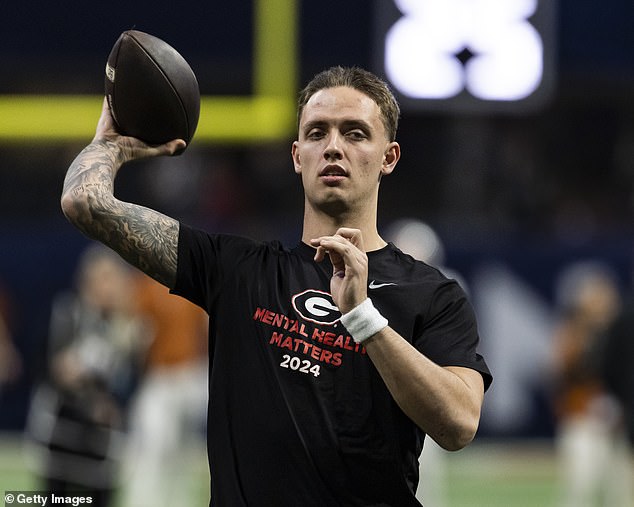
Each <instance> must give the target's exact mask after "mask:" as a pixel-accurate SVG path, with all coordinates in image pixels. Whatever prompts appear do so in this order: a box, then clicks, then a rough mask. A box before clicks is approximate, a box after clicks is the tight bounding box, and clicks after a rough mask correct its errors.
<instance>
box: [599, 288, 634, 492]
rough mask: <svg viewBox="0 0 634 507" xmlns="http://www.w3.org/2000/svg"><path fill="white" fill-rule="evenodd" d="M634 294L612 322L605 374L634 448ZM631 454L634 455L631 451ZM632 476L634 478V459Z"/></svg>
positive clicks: (606, 351)
mask: <svg viewBox="0 0 634 507" xmlns="http://www.w3.org/2000/svg"><path fill="white" fill-rule="evenodd" d="M633 364H634V298H633V297H632V295H630V296H629V297H628V298H627V299H626V301H625V302H624V303H623V306H622V308H621V311H620V312H619V315H618V316H617V317H616V319H615V320H614V323H613V324H612V326H610V328H609V330H608V332H607V334H606V340H605V348H604V354H603V365H602V366H603V368H602V374H603V379H604V382H605V386H606V388H607V389H608V390H609V391H610V392H611V393H612V394H613V395H614V397H615V398H616V399H617V400H618V402H619V403H620V405H621V408H622V410H623V419H624V423H625V428H626V432H627V436H628V440H629V444H630V451H634V366H633ZM630 458H631V459H632V458H634V453H631V455H630ZM632 465H633V466H632V468H631V477H632V482H634V463H632Z"/></svg>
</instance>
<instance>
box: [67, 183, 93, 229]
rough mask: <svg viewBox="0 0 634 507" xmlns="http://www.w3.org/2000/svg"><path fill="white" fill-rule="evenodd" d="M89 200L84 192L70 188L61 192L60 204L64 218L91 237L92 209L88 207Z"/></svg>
mask: <svg viewBox="0 0 634 507" xmlns="http://www.w3.org/2000/svg"><path fill="white" fill-rule="evenodd" d="M90 201H91V200H90V197H89V196H88V195H86V194H85V193H83V192H78V191H76V190H73V189H70V190H65V191H64V193H63V194H62V197H61V199H60V206H61V208H62V213H64V216H65V217H66V219H67V220H68V221H69V222H70V223H71V224H73V225H74V226H75V227H77V228H78V229H79V230H81V231H82V232H83V233H84V234H86V235H88V236H90V237H91V234H90V224H91V223H92V222H93V219H92V217H93V211H94V210H92V209H91V207H90Z"/></svg>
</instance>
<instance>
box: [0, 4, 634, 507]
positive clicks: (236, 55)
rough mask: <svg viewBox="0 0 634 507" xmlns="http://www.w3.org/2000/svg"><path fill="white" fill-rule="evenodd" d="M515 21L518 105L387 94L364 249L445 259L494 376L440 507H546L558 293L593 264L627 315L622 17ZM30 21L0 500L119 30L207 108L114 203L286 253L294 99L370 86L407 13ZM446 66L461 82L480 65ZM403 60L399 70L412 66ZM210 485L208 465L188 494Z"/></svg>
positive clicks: (20, 113)
mask: <svg viewBox="0 0 634 507" xmlns="http://www.w3.org/2000/svg"><path fill="white" fill-rule="evenodd" d="M421 3H424V2H422V0H421ZM429 3H430V4H432V3H433V2H429ZM477 3H478V2H474V4H477ZM504 3H505V2H504V1H503V0H502V1H501V2H499V4H500V5H502V4H504ZM516 3H517V4H518V5H519V4H524V5H529V6H530V5H531V4H534V6H535V8H534V9H533V10H534V11H535V14H534V15H530V16H527V17H528V18H529V19H528V21H530V22H533V23H535V26H536V27H537V28H538V29H539V35H540V39H541V41H542V42H543V48H542V49H543V53H542V56H543V67H542V71H543V73H542V75H541V80H540V82H539V85H538V87H537V88H536V90H535V93H534V97H532V96H531V93H528V94H527V96H526V97H525V98H524V99H518V100H515V101H514V100H504V101H496V100H494V99H493V100H490V99H489V100H480V99H478V98H477V97H474V96H472V95H469V93H467V92H466V91H463V92H461V93H460V94H459V96H457V97H448V98H446V99H437V100H430V99H429V98H426V99H423V100H416V98H415V97H411V96H410V97H407V96H405V95H401V97H402V99H403V100H402V104H403V114H402V121H401V127H400V135H399V140H400V143H401V145H402V149H403V157H402V159H401V162H400V163H399V166H398V170H397V172H396V173H395V174H394V175H393V176H392V177H391V178H387V179H385V180H384V182H383V189H382V192H383V194H382V198H381V203H380V224H379V226H380V228H382V229H384V230H388V228H389V227H390V226H391V225H392V224H393V223H394V222H396V221H397V220H400V219H403V218H411V219H415V220H420V221H424V222H426V223H427V224H429V225H431V226H432V227H433V229H434V230H435V231H436V233H437V234H438V236H439V237H440V238H442V243H443V250H444V258H443V264H444V265H446V266H448V267H449V268H451V269H452V270H454V271H456V272H458V273H459V274H460V276H461V277H462V278H463V279H464V280H465V282H466V284H467V287H468V288H469V292H470V294H471V297H472V298H473V302H474V306H475V308H476V311H477V312H478V313H479V318H480V325H481V331H482V340H483V341H482V351H483V353H484V354H485V356H486V357H487V359H488V361H489V364H490V366H491V368H492V370H493V373H494V378H495V381H494V384H493V387H492V389H491V391H490V392H489V393H488V396H487V399H486V402H485V407H484V413H483V419H482V425H481V429H480V433H479V437H478V440H477V442H476V443H475V444H473V446H472V447H471V448H469V449H466V450H464V451H462V452H460V453H457V454H452V455H448V456H447V457H446V460H443V461H444V462H445V465H444V466H446V468H447V471H446V474H445V476H444V479H443V480H445V481H447V484H448V487H447V489H446V491H445V495H446V500H447V503H446V505H447V506H451V507H457V506H467V505H469V506H471V507H474V506H480V505H481V506H483V507H484V506H486V507H492V506H496V505H500V506H502V505H505V506H518V507H519V506H529V505H530V506H545V505H555V502H556V497H557V488H558V486H557V484H558V469H557V464H556V449H555V442H554V439H555V434H556V420H555V415H554V410H553V400H552V396H553V384H552V336H553V329H554V327H553V326H554V324H555V321H556V318H557V306H556V305H557V283H556V281H557V279H558V276H559V275H560V273H562V272H563V271H564V270H565V269H566V268H567V267H568V266H570V265H572V264H573V263H575V262H577V261H582V260H587V259H592V260H595V261H600V262H602V263H605V264H606V265H607V266H609V267H610V268H611V269H612V270H613V271H614V273H616V276H617V278H618V283H619V287H620V289H621V290H622V291H623V294H627V293H628V292H629V291H630V290H631V284H632V279H631V274H632V254H633V246H634V245H633V240H632V238H633V235H632V233H633V232H634V230H633V225H632V224H633V222H632V219H633V214H634V94H632V89H633V88H634V31H633V30H632V26H633V23H634V4H633V3H632V2H631V0H607V1H599V0H559V1H555V0H540V1H539V2H537V1H535V2H530V1H529V2H516ZM29 4H30V3H29V2H11V3H4V4H3V7H2V13H3V14H2V17H3V29H2V30H1V31H0V285H1V286H2V290H3V292H4V294H5V300H6V304H5V307H6V313H7V322H8V325H9V326H8V327H9V329H10V332H11V336H12V339H13V341H14V343H15V345H16V347H17V349H18V352H19V355H20V357H21V360H22V368H21V375H20V377H19V378H18V379H17V381H15V382H13V383H11V384H7V385H5V386H3V387H2V390H1V391H0V431H1V432H2V433H3V435H4V436H3V438H2V439H1V440H0V490H9V489H22V488H24V489H29V488H32V487H34V484H35V483H34V479H33V477H32V476H31V475H30V474H29V472H28V471H27V469H26V468H24V467H23V465H24V456H23V453H22V447H21V432H22V430H23V428H24V425H25V421H26V414H27V411H28V406H29V400H30V396H31V392H32V389H33V386H34V383H35V382H36V381H37V380H38V379H39V375H40V373H41V371H42V367H43V366H42V365H43V360H44V359H43V354H44V351H45V348H46V341H47V334H48V325H49V317H50V311H51V301H52V299H53V297H54V295H55V294H56V293H58V292H59V291H61V290H63V289H65V288H67V287H69V286H70V285H71V284H72V276H73V272H74V269H75V267H76V264H77V259H78V257H79V254H80V252H81V251H82V250H83V248H84V247H85V246H86V245H87V242H86V239H85V238H83V237H82V236H81V235H80V234H79V233H78V232H77V231H76V230H74V229H73V228H72V227H71V226H70V225H69V224H67V223H66V222H65V220H64V219H63V217H62V215H61V212H60V209H59V205H58V202H59V194H60V190H61V185H62V181H63V176H64V173H65V171H66V168H67V167H68V165H69V163H70V162H71V160H72V159H73V158H74V156H75V155H76V153H77V152H78V151H79V150H80V149H81V148H82V147H83V146H84V145H85V144H86V143H87V142H88V141H89V140H90V139H91V137H92V134H93V131H94V125H95V122H96V120H97V117H98V114H99V107H100V101H99V95H100V94H101V93H102V90H103V68H104V65H105V60H106V58H107V55H108V53H109V50H110V47H111V46H112V44H113V43H114V41H115V40H116V38H117V37H118V35H119V33H120V32H121V31H123V30H126V29H129V28H133V27H134V28H136V29H138V30H143V31H147V32H150V33H152V34H154V35H157V36H159V37H161V38H163V39H165V40H167V41H168V42H170V43H171V44H172V45H173V46H174V47H176V48H177V49H178V50H179V51H180V52H181V53H182V54H183V55H184V56H185V57H186V58H187V59H188V60H189V62H190V63H191V65H192V67H193V68H194V71H195V72H196V74H197V76H198V77H199V81H200V86H201V91H202V93H203V95H204V100H203V113H202V117H201V126H200V128H199V132H200V135H199V136H197V137H196V138H195V139H194V141H193V143H192V145H191V147H190V148H189V149H188V151H187V152H186V153H185V154H184V155H183V156H182V157H179V158H177V159H170V160H155V161H151V162H144V163H138V164H136V166H135V167H130V168H128V170H126V171H123V172H122V173H121V174H120V177H119V179H118V182H117V193H118V195H119V196H120V197H121V198H123V199H129V200H133V201H135V202H139V203H143V204H146V205H148V206H151V207H154V208H156V209H159V210H161V211H163V212H165V213H168V214H171V215H172V216H174V217H177V218H180V219H182V220H184V221H187V222H189V223H192V224H195V225H199V226H202V227H206V228H210V229H215V230H220V231H230V232H234V233H238V234H245V235H249V236H252V237H256V238H262V239H266V238H272V237H277V238H281V239H282V240H283V242H285V243H287V244H293V243H294V242H295V241H296V239H297V237H298V234H299V231H300V227H301V222H300V219H301V213H300V208H301V205H302V197H301V189H300V185H299V181H298V180H297V179H296V177H295V175H294V173H293V171H292V165H291V162H290V156H289V150H290V142H291V141H292V140H293V136H294V132H293V127H294V125H293V122H294V118H293V104H294V98H295V90H296V89H297V87H298V86H299V85H300V84H302V83H305V82H306V81H307V80H308V79H310V77H312V75H314V73H316V72H317V71H319V70H321V69H322V68H325V67H327V66H330V65H335V64H342V65H360V66H364V67H367V68H369V69H371V70H374V71H376V72H377V73H379V74H382V75H386V70H385V67H384V66H383V62H384V60H383V59H382V58H383V57H384V56H385V47H386V46H385V35H386V31H387V30H388V29H389V28H390V26H392V25H393V24H395V23H396V21H397V20H398V19H399V16H400V15H399V14H398V10H397V9H396V7H397V5H399V6H401V8H402V9H406V7H405V6H406V5H414V4H415V2H414V3H412V2H404V1H403V2H397V1H392V0H374V1H368V0H347V1H346V2H341V1H335V0H322V1H321V2H294V1H292V0H272V1H270V2H267V1H265V0H253V1H251V0H234V1H232V2H215V1H207V2H202V1H195V2H189V3H187V5H186V6H185V5H184V4H183V5H179V6H175V5H174V4H172V3H170V2H162V1H152V2H150V1H149V0H140V1H137V2H123V1H119V0H112V1H111V2H109V3H108V6H107V8H105V7H101V6H100V7H98V8H97V7H95V5H93V4H92V3H90V2H80V1H76V0H71V1H68V2H65V3H64V5H63V8H61V7H60V5H57V4H53V3H50V4H48V3H39V4H38V6H37V8H35V9H34V8H32V7H31V6H30V5H29ZM490 4H492V5H493V4H495V2H490ZM458 5H459V2H456V3H455V6H456V11H455V13H456V16H457V17H459V11H460V10H459V9H458V8H457V7H458ZM529 10H530V9H529ZM386 16H387V18H386ZM386 19H387V21H386ZM459 56H460V59H461V61H463V63H464V62H466V61H468V60H469V59H470V58H473V57H474V51H473V50H472V49H470V48H468V47H465V48H464V51H462V53H461V54H460V55H459ZM523 57H524V55H522V54H520V53H518V57H517V59H518V61H517V62H515V63H516V64H517V65H518V68H521V67H522V61H523V60H522V59H523ZM411 58H412V65H413V66H415V65H416V51H415V50H414V51H413V53H412V56H411ZM400 65H401V66H402V68H404V69H407V68H408V67H407V65H406V64H400ZM205 473H206V471H205V469H204V463H203V470H202V473H201V476H202V478H203V479H202V480H203V481H204V480H205V479H204V477H205ZM430 507H434V506H433V505H431V506H430ZM615 507H618V506H615Z"/></svg>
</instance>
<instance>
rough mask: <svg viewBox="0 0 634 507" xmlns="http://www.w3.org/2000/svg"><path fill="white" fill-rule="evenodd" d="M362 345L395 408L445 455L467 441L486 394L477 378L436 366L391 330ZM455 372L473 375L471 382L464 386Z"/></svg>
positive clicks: (475, 423)
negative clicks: (433, 441) (399, 408)
mask: <svg viewBox="0 0 634 507" xmlns="http://www.w3.org/2000/svg"><path fill="white" fill-rule="evenodd" d="M364 346H365V348H366V350H367V352H368V356H369V357H370V359H371V360H372V362H373V363H374V365H375V367H376V368H377V370H378V372H379V374H380V375H381V377H382V378H383V380H384V382H385V384H386V386H387V388H388V389H389V391H390V393H391V394H392V396H393V397H394V399H395V400H396V402H397V403H398V405H399V406H400V407H401V409H402V410H403V412H404V413H405V414H406V415H407V416H409V417H410V418H411V419H412V420H413V421H414V422H415V423H416V424H417V425H418V426H419V427H420V428H421V429H422V430H423V431H425V433H427V434H428V435H429V436H430V437H432V438H433V439H434V440H435V441H436V442H437V443H438V444H439V445H440V446H442V447H443V448H445V449H447V450H458V449H461V448H462V447H464V446H466V445H467V444H468V443H469V442H471V440H472V439H473V437H474V436H475V433H476V430H477V428H478V424H479V420H480V407H481V404H482V398H483V394H484V388H483V385H482V383H481V382H479V381H478V378H477V377H478V376H480V374H479V373H477V372H472V371H468V370H466V369H461V368H457V369H455V371H454V370H452V369H451V368H443V367H440V366H438V365H437V364H435V363H434V362H433V361H431V360H430V359H428V358H427V357H425V356H424V355H423V354H421V353H420V352H419V351H418V350H416V349H415V348H414V347H413V346H412V345H410V344H409V343H408V342H407V341H406V340H404V339H403V338H402V337H401V336H400V335H399V334H398V333H396V332H395V331H394V330H392V329H391V328H390V327H386V328H384V329H383V330H382V331H380V332H379V333H377V334H376V335H375V336H373V337H372V338H370V339H368V340H366V341H365V342H364ZM458 370H464V371H461V372H460V374H471V373H474V375H472V376H470V377H469V380H470V381H471V380H472V379H474V382H470V383H467V382H465V379H464V378H462V377H461V376H460V375H459V374H457V373H456V372H457V371H458Z"/></svg>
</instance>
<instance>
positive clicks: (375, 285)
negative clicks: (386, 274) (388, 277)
mask: <svg viewBox="0 0 634 507" xmlns="http://www.w3.org/2000/svg"><path fill="white" fill-rule="evenodd" d="M388 285H396V284H395V283H376V280H372V281H371V282H370V285H368V288H369V289H380V288H381V287H387V286H388Z"/></svg>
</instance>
